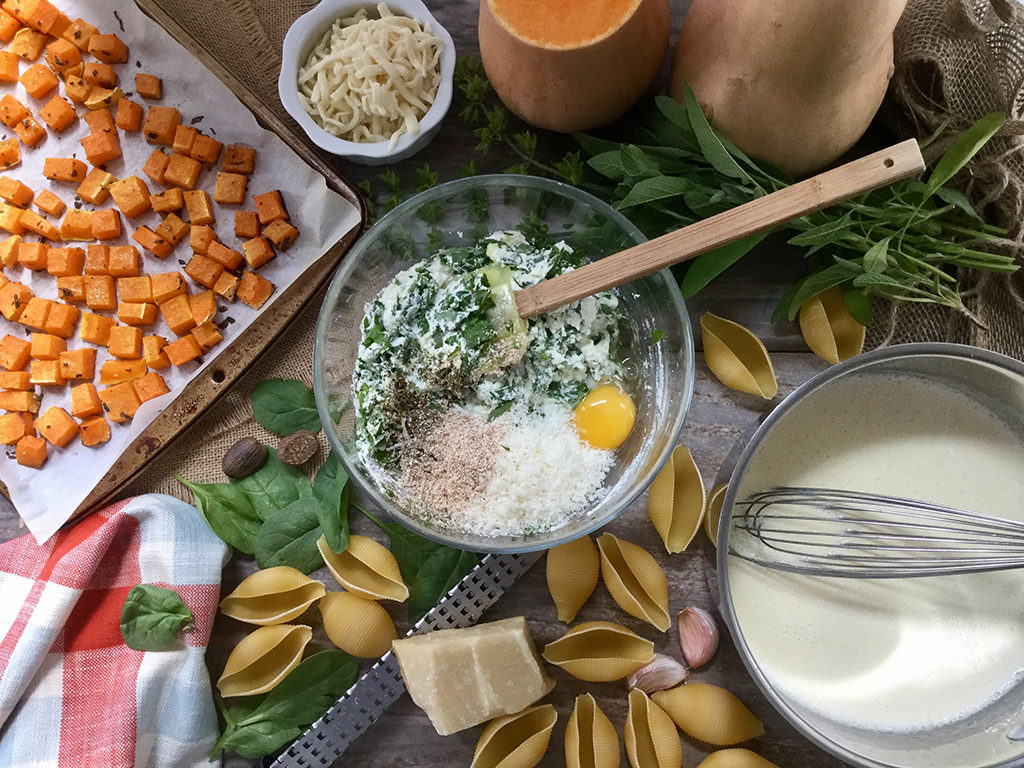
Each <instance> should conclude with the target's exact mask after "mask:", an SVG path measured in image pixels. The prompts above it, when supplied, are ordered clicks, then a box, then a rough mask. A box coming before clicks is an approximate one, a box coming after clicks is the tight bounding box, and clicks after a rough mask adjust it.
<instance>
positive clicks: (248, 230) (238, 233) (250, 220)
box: [235, 211, 260, 240]
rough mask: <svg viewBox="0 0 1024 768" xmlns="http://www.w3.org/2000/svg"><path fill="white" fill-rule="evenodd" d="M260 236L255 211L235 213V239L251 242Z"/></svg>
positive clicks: (258, 218)
mask: <svg viewBox="0 0 1024 768" xmlns="http://www.w3.org/2000/svg"><path fill="white" fill-rule="evenodd" d="M259 234H260V217H259V214H257V213H256V211H235V237H237V238H238V239H239V240H251V239H252V238H254V237H258V236H259Z"/></svg>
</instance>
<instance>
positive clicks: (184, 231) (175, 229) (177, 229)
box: [156, 213, 189, 246]
mask: <svg viewBox="0 0 1024 768" xmlns="http://www.w3.org/2000/svg"><path fill="white" fill-rule="evenodd" d="M188 233H189V225H188V224H186V223H185V222H184V221H182V220H181V218H180V217H179V216H177V215H176V214H174V213H168V214H167V216H165V217H164V220H163V221H161V222H160V225H159V226H158V227H157V228H156V234H157V235H159V236H160V237H162V238H164V239H165V240H167V241H168V242H169V243H170V244H171V245H172V246H176V245H177V244H178V243H180V242H181V241H182V240H184V239H185V236H186V235H188Z"/></svg>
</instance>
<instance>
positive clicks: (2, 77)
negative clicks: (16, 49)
mask: <svg viewBox="0 0 1024 768" xmlns="http://www.w3.org/2000/svg"><path fill="white" fill-rule="evenodd" d="M0 29H2V27H0ZM20 68H21V59H19V58H18V57H17V56H15V55H14V54H13V53H11V52H10V51H0V82H2V83H16V82H18V77H19V74H20Z"/></svg>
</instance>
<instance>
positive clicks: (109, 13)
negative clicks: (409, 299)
mask: <svg viewBox="0 0 1024 768" xmlns="http://www.w3.org/2000/svg"><path fill="white" fill-rule="evenodd" d="M59 7H60V8H61V10H63V11H64V12H65V13H67V14H68V15H69V16H71V17H72V18H76V17H79V16H80V17H82V18H84V19H85V20H86V21H88V22H90V23H91V24H93V25H94V26H96V27H98V28H99V30H100V31H101V32H113V33H115V34H117V35H118V36H119V37H121V39H122V40H124V41H125V42H126V43H127V44H128V46H129V58H128V62H127V63H126V64H121V65H115V69H116V71H117V73H118V76H119V79H120V85H121V88H122V90H124V91H125V93H126V94H129V96H130V97H131V98H132V99H133V100H134V101H136V102H137V103H141V104H143V106H144V107H148V106H150V105H151V104H154V103H159V104H160V105H161V106H173V107H177V108H178V109H179V110H180V111H181V113H182V123H183V124H185V125H189V124H191V125H194V126H195V127H196V128H198V129H199V130H201V131H202V132H203V133H206V134H208V135H211V136H214V138H216V139H217V140H218V141H221V142H223V143H224V144H225V145H227V144H229V143H241V144H246V145H248V146H251V147H254V148H255V149H257V151H258V158H257V161H256V169H255V172H254V173H253V175H252V176H251V177H250V179H249V186H248V192H247V200H246V203H244V204H243V205H241V206H223V205H216V204H215V206H214V215H215V217H216V221H215V223H214V224H213V225H212V226H213V227H214V229H215V230H216V231H217V234H218V238H219V239H220V240H221V241H222V242H224V243H225V244H227V245H228V246H229V247H232V248H235V249H236V250H238V249H240V245H241V243H240V241H239V240H238V239H237V238H236V237H235V236H234V211H235V210H254V209H255V205H254V204H253V203H252V196H253V195H254V194H259V193H261V192H265V191H268V190H270V189H280V190H281V193H282V196H283V198H284V201H285V204H286V205H287V207H288V211H289V215H290V218H291V223H292V224H293V225H294V226H296V227H297V228H298V229H299V231H300V233H301V234H300V235H299V238H298V240H297V241H296V242H295V244H294V245H293V246H292V247H291V248H290V249H289V250H288V251H287V252H286V253H279V254H278V255H277V257H276V258H274V259H273V260H272V261H271V262H269V263H268V264H266V265H264V266H263V267H261V268H260V270H259V272H260V274H262V275H263V276H264V277H266V278H267V279H269V280H270V281H271V282H273V283H274V285H275V287H276V289H275V292H274V295H273V296H272V297H271V300H270V301H268V302H267V304H265V305H264V306H263V307H262V308H261V310H259V311H256V310H252V309H251V308H249V307H247V306H245V305H244V304H242V303H241V302H235V303H228V302H226V301H224V300H218V302H217V304H218V308H219V310H220V311H219V312H218V314H217V319H216V322H217V324H218V326H219V327H220V328H221V332H222V333H223V334H224V340H223V341H222V342H221V343H220V344H219V345H218V346H217V347H214V349H212V350H211V351H210V352H209V353H208V354H207V355H206V356H204V358H203V359H202V360H201V361H195V362H192V363H189V364H187V365H186V366H183V367H182V368H180V369H176V368H173V367H172V368H169V369H165V370H163V371H160V373H161V375H163V376H164V378H165V379H166V381H167V383H168V386H169V387H170V388H171V392H170V393H168V394H167V395H164V396H163V397H161V398H157V399H155V400H151V401H149V402H148V403H144V404H143V406H142V407H141V408H140V409H139V411H138V413H137V414H136V415H135V418H134V419H133V420H132V422H131V423H130V424H123V425H119V424H114V423H112V422H111V440H110V442H109V443H106V444H105V445H103V446H99V447H96V448H87V447H85V446H83V445H82V444H81V442H80V441H78V440H74V441H72V443H71V444H70V445H69V446H68V447H67V448H65V449H56V448H54V447H53V446H50V450H49V454H50V455H49V459H48V460H47V462H46V464H45V465H44V467H43V468H42V469H41V470H33V469H29V468H26V467H21V466H20V465H18V464H17V463H16V462H15V460H14V448H13V446H12V447H10V448H9V449H8V450H7V456H8V460H7V461H0V480H2V481H3V482H4V483H5V484H6V485H7V487H8V490H9V493H10V496H11V500H12V501H13V502H14V504H15V506H16V507H17V509H18V511H19V513H20V514H21V516H22V518H23V519H24V520H25V523H26V525H27V526H28V528H29V530H30V531H31V532H32V534H33V535H34V536H35V538H36V539H37V540H38V541H40V542H42V541H45V540H46V539H48V538H49V537H50V536H51V535H53V533H54V532H55V531H56V530H57V529H58V528H59V527H60V526H61V525H62V524H63V523H64V522H65V521H66V520H67V519H68V518H69V517H70V515H71V514H72V513H73V512H74V510H75V509H76V507H78V505H79V504H80V503H81V502H82V501H83V500H84V499H85V498H86V496H88V494H89V492H90V491H91V489H92V488H93V486H94V485H95V484H96V483H97V482H99V480H100V479H101V478H103V476H104V475H105V474H106V473H107V471H108V470H109V469H110V468H111V466H112V465H113V463H114V462H115V461H116V459H117V458H118V456H120V454H121V452H122V451H123V450H124V449H125V448H126V447H127V446H128V444H129V443H130V442H131V441H132V440H133V439H134V438H135V437H137V436H138V435H139V434H140V433H141V432H142V431H143V430H144V429H145V427H146V426H147V425H149V424H150V423H151V422H152V420H153V419H154V418H155V417H156V416H157V415H158V414H159V413H160V412H161V411H162V410H163V408H164V407H166V405H167V404H168V403H169V402H171V400H172V399H173V398H174V397H176V396H177V394H178V393H180V392H181V390H182V388H183V386H184V385H185V384H186V383H187V382H188V381H190V380H191V379H192V378H193V377H195V376H196V375H197V374H199V373H200V372H201V371H203V370H204V369H205V368H206V367H208V366H210V365H211V364H212V363H213V361H214V359H215V356H216V355H217V354H218V353H219V352H221V351H223V350H224V349H226V348H227V347H228V345H230V344H231V343H232V341H233V340H234V339H235V338H236V337H237V336H238V335H239V333H240V331H241V330H242V329H244V328H246V327H248V326H249V325H250V324H251V323H252V322H253V321H254V320H255V319H256V318H257V317H258V316H259V315H260V314H262V313H264V312H266V311H268V309H269V308H270V307H271V306H272V304H273V301H274V300H275V299H276V298H277V297H279V296H280V295H281V294H282V292H283V290H284V289H285V288H286V287H287V286H288V285H289V284H290V283H291V282H292V281H294V280H295V279H296V278H297V277H298V276H299V275H301V274H302V272H303V271H304V270H305V269H306V268H307V267H309V265H310V264H312V263H313V262H315V261H316V260H317V259H318V258H319V257H320V256H321V255H322V254H324V253H325V252H326V251H327V250H328V249H329V248H330V247H331V245H333V244H334V243H335V242H337V241H338V240H339V239H341V238H342V237H343V236H344V235H345V234H346V233H348V232H349V231H351V230H352V229H353V228H355V227H357V226H358V225H359V213H358V211H357V209H356V208H355V206H353V205H352V204H351V203H350V202H348V201H347V200H346V199H345V198H343V197H342V196H341V195H339V194H337V193H336V192H334V191H332V190H330V189H328V187H327V184H326V182H325V181H324V178H323V177H322V176H321V175H320V174H319V173H317V172H316V171H314V170H313V169H312V168H310V167H309V166H308V165H306V164H305V163H304V162H303V161H302V160H301V159H300V158H299V157H297V156H296V155H295V154H294V153H293V152H292V151H291V150H290V149H289V148H288V147H287V146H286V145H285V144H284V143H283V142H282V141H281V140H280V139H279V138H278V137H277V136H276V135H275V134H273V133H270V132H269V131H266V130H264V129H262V128H260V127H259V125H258V124H257V123H256V120H255V118H254V117H253V115H252V114H251V113H250V112H249V111H248V110H247V109H246V108H245V107H244V106H243V105H242V104H241V103H240V102H239V101H238V99H237V98H235V96H234V95H233V94H232V93H231V91H230V90H229V89H228V88H227V87H226V86H225V85H224V84H223V83H221V82H220V80H218V79H217V78H216V77H215V76H214V75H213V74H212V73H211V72H209V71H208V70H207V69H206V68H205V67H204V66H203V65H202V64H201V63H200V62H199V61H198V60H196V59H195V58H193V57H192V56H191V54H189V53H188V52H187V51H186V50H185V49H183V48H182V47H181V46H180V45H179V44H178V43H177V42H175V41H174V40H173V39H172V38H171V37H170V36H169V35H168V34H167V33H166V32H164V31H163V30H162V29H161V28H160V27H159V26H158V25H157V24H156V23H154V22H153V21H152V20H150V19H148V18H147V17H146V16H145V15H144V14H143V13H142V12H141V11H140V10H139V9H138V8H136V7H135V6H134V5H133V4H130V3H124V2H117V0H89V1H88V2H82V1H81V0H78V1H77V2H67V1H66V2H62V3H59ZM86 59H87V60H89V59H88V57H86ZM24 69H25V65H24V64H23V65H22V70H23V71H24ZM136 72H146V73H151V74H155V75H157V76H159V77H161V78H163V84H164V93H163V98H162V100H161V101H160V102H149V101H147V100H145V99H141V98H138V97H136V96H134V78H135V74H136ZM3 93H14V94H15V95H16V96H17V97H18V98H19V99H20V100H21V101H22V102H23V103H25V104H26V105H27V106H29V107H30V108H31V109H32V111H33V112H34V113H36V114H38V110H39V108H40V107H42V106H43V104H45V102H46V101H47V100H48V99H49V98H50V97H51V96H52V95H53V93H52V92H51V93H50V94H48V95H47V97H44V99H41V100H36V99H32V98H31V97H29V96H28V95H27V94H26V93H25V92H24V89H23V88H22V86H21V85H20V84H14V85H12V84H4V87H3V88H0V95H2V94H3ZM82 111H83V110H82V109H79V113H80V114H81V113H82ZM87 133H88V126H87V125H86V124H85V122H84V120H79V121H78V123H77V124H76V125H74V126H72V127H71V128H69V129H68V130H66V131H65V132H64V133H63V134H62V135H60V136H57V135H56V134H53V133H52V132H50V133H49V135H48V137H47V139H46V140H45V141H44V142H42V143H41V144H39V145H38V146H37V147H36V148H34V149H32V148H28V147H23V148H22V164H21V165H20V166H19V167H17V168H15V169H12V170H11V171H8V172H7V175H9V176H12V177H14V178H17V179H20V180H22V181H24V182H25V183H26V184H28V185H29V186H30V187H32V188H33V189H34V190H35V191H36V192H39V191H41V190H42V189H43V188H48V189H50V190H51V191H53V192H54V193H55V194H57V195H58V196H59V197H60V198H61V199H62V200H64V202H65V203H67V204H68V205H69V207H70V206H71V205H73V204H75V202H74V185H72V184H66V183H61V182H50V181H46V180H44V179H43V177H42V174H41V170H42V164H43V160H44V158H46V157H71V156H75V157H78V158H82V159H84V153H83V152H82V149H81V145H80V144H79V140H80V139H81V138H82V137H83V136H85V135H86V134H87ZM120 137H121V147H122V151H123V153H124V157H123V158H119V159H118V160H116V161H114V162H111V163H109V164H108V165H107V166H106V169H107V170H108V171H110V172H111V173H113V174H114V175H115V176H117V177H118V178H121V177H123V176H129V175H133V174H134V175H137V176H139V177H140V178H143V179H144V180H145V181H146V183H147V186H148V187H149V189H150V192H151V193H154V194H155V193H157V192H160V191H162V190H163V187H161V186H160V185H157V184H155V183H154V182H152V181H151V180H149V179H148V178H146V177H145V176H144V175H143V174H142V172H141V168H142V165H143V164H144V163H145V161H146V159H147V158H148V157H149V155H150V154H151V153H152V151H153V149H155V147H154V146H152V145H149V144H147V143H146V142H145V141H144V139H143V138H142V136H141V134H131V133H125V132H120ZM164 150H165V151H167V150H168V148H164ZM218 167H219V166H218V165H214V166H207V167H206V168H205V169H204V171H203V173H202V174H201V176H200V181H199V184H198V186H197V189H205V190H207V191H208V192H210V193H211V196H212V191H213V184H214V181H215V180H216V170H217V168H218ZM43 182H45V184H44V183H43ZM112 205H113V203H112V202H111V201H108V202H107V203H105V204H104V205H103V206H100V207H109V206H112ZM83 207H85V208H86V209H92V208H93V207H92V206H88V205H85V206H83ZM182 218H187V217H186V216H184V215H182ZM161 219H162V216H161V215H160V214H156V213H153V212H152V211H150V212H148V213H146V214H144V215H142V216H139V217H136V218H135V219H132V220H128V219H127V218H125V217H124V216H122V217H121V224H122V229H123V230H124V232H123V234H122V237H121V238H119V239H117V240H111V241H105V242H107V243H108V244H132V245H137V244H135V243H134V242H133V241H132V240H131V233H132V232H133V231H134V230H135V229H136V228H137V227H139V226H142V225H146V226H149V227H150V228H155V227H156V226H157V225H158V224H159V222H160V221H161ZM55 223H59V222H55ZM69 245H75V246H82V247H84V244H82V243H70V244H69ZM139 250H140V251H141V250H142V249H141V248H140V249H139ZM143 254H144V262H145V266H144V271H145V272H147V273H150V274H152V273H156V272H166V271H170V270H175V269H177V270H182V269H183V268H184V265H185V264H186V263H187V262H188V259H189V258H191V255H192V253H191V249H190V248H189V247H188V242H187V240H186V241H184V242H182V243H180V244H179V245H178V247H177V248H176V249H175V252H174V253H173V254H172V255H171V256H170V257H169V258H168V259H167V260H163V261H162V260H160V259H157V258H155V257H153V256H152V255H151V254H146V253H145V252H143ZM5 274H6V275H7V277H8V279H11V280H17V281H19V282H22V283H24V284H26V285H28V286H29V287H30V288H32V290H33V292H34V293H35V294H36V295H37V296H43V297H45V298H50V299H56V298H57V292H56V280H55V278H53V277H51V276H50V275H48V274H46V273H45V272H44V273H41V274H38V273H33V272H31V271H29V270H26V269H24V268H21V267H17V268H14V269H6V270H5ZM189 282H190V283H191V281H189ZM202 290H205V289H204V288H202V287H201V286H196V285H194V284H191V285H190V292H193V293H195V292H199V291H202ZM81 308H82V309H83V310H85V309H86V308H85V307H84V305H83V306H81ZM101 314H113V313H109V312H104V313H101ZM30 332H31V331H30V330H29V329H27V328H25V327H24V326H21V325H18V324H16V323H9V322H8V321H6V320H5V319H3V318H0V335H3V334H7V333H11V334H13V335H17V336H19V337H25V338H27V337H28V334H29V333H30ZM144 333H146V334H147V335H148V334H152V333H157V334H159V335H162V336H165V337H166V338H167V339H168V341H173V340H174V339H175V338H176V336H175V335H174V334H173V333H171V332H170V331H169V330H168V329H167V327H166V325H164V323H163V321H162V319H159V320H158V321H157V323H156V324H154V325H152V326H147V327H145V328H144ZM80 346H93V345H87V344H85V343H84V342H82V341H81V340H79V339H77V337H75V338H72V339H69V340H68V348H69V349H72V348H76V347H80ZM107 359H110V357H109V355H107V353H106V349H105V348H103V347H99V348H98V354H97V363H96V365H97V375H96V381H98V378H99V367H100V365H102V363H103V362H104V361H105V360H107ZM97 386H98V385H97ZM37 389H38V390H39V391H41V392H42V394H43V398H42V404H41V407H40V411H39V412H40V414H42V413H44V412H45V411H46V409H48V408H49V407H50V406H52V405H59V406H62V407H64V408H65V409H69V408H70V387H69V386H65V387H40V388H37ZM55 478H59V482H56V481H55Z"/></svg>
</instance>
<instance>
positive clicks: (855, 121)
mask: <svg viewBox="0 0 1024 768" xmlns="http://www.w3.org/2000/svg"><path fill="white" fill-rule="evenodd" d="M905 5H906V0H693V1H692V2H691V4H690V9H689V11H688V12H687V14H686V18H685V19H684V20H683V26H682V29H681V30H680V34H679V42H678V44H677V47H676V53H675V63H674V67H673V70H672V97H673V98H674V99H676V100H677V101H682V100H683V82H684V81H685V82H688V83H689V84H690V87H691V88H693V92H694V94H695V95H696V96H697V100H698V101H699V102H700V105H701V107H702V108H703V109H704V112H705V114H707V116H708V119H709V120H710V121H711V123H712V125H714V126H715V128H717V129H718V130H719V131H721V132H722V133H723V134H724V135H725V136H726V137H727V138H729V139H730V140H731V141H732V142H733V143H734V144H736V146H738V147H739V148H740V149H742V150H743V151H744V152H746V153H748V154H750V155H753V156H755V157H759V158H761V159H763V160H767V161H769V162H771V163H773V164H775V165H776V166H778V167H779V168H781V169H782V170H784V171H787V172H789V173H791V174H793V175H802V174H806V173H810V172H811V171H815V170H818V169H819V168H821V167H823V166H825V165H827V164H828V163H830V162H832V161H833V160H835V159H836V158H837V157H839V156H840V155H842V154H843V153H844V152H846V150H848V149H849V148H850V147H852V146H853V144H854V143H855V142H856V141H857V139H859V138H860V137H861V136H862V135H863V133H864V131H865V130H866V129H867V127H868V124H869V123H870V122H871V119H872V117H874V114H875V112H876V111H878V107H879V105H880V104H881V103H882V98H883V97H884V96H885V90H886V87H887V86H888V83H889V78H890V77H891V76H892V71H893V64H892V50H893V49H892V34H893V30H894V29H895V27H896V22H897V21H899V18H900V14H901V13H902V12H903V8H904V6H905Z"/></svg>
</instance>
